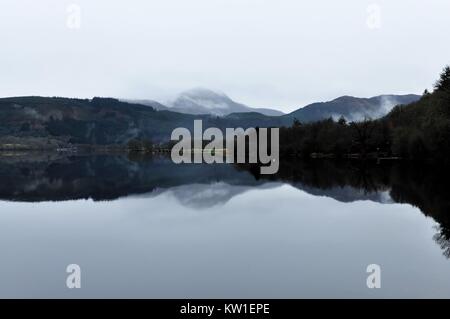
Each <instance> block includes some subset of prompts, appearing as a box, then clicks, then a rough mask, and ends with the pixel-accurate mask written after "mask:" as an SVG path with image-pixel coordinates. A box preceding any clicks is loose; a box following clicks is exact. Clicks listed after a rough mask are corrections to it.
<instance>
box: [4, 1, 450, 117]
mask: <svg viewBox="0 0 450 319" xmlns="http://www.w3.org/2000/svg"><path fill="white" fill-rule="evenodd" d="M71 4H76V5H77V6H70V5H71ZM78 8H79V9H81V11H80V15H79V17H80V19H78V14H77V9H78ZM449 12H450V1H448V0H428V1H423V0H379V1H365V0H343V1H333V0H314V1H313V0H309V1H303V0H189V1H188V0H159V1H155V0H142V1H140V0H126V1H125V0H123V1H114V0H72V1H64V0H1V5H0V43H1V45H0V52H1V53H0V96H17V95H45V96H55V95H58V96H69V97H93V96H114V97H123V98H149V99H160V100H161V99H162V100H164V99H166V98H169V97H170V96H173V95H175V94H176V93H178V92H180V91H183V90H187V89H190V88H193V87H206V88H211V89H215V90H220V91H222V92H224V93H227V94H228V95H229V96H230V97H232V98H233V99H235V100H237V101H239V102H243V103H246V104H249V105H251V106H259V107H274V108H278V109H280V110H283V111H289V110H293V109H296V108H298V107H300V106H304V105H305V104H307V103H309V102H312V101H325V100H329V99H332V98H335V97H337V96H340V95H355V96H361V97H366V96H367V97H368V96H374V95H378V94H383V93H396V94H403V93H421V92H422V91H423V90H424V89H425V88H431V87H432V84H433V82H434V81H435V80H436V78H437V76H438V74H439V72H440V71H441V69H442V67H443V66H444V65H445V64H448V63H450V42H449V41H448V36H449V33H450V18H449ZM78 21H79V22H80V23H79V24H78ZM78 26H79V28H78Z"/></svg>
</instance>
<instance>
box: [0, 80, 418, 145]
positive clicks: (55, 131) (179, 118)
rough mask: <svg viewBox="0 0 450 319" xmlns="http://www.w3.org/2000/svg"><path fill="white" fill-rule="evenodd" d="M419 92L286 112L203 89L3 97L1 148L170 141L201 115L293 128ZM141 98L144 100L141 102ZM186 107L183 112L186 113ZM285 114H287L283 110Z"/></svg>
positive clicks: (355, 114)
mask: <svg viewBox="0 0 450 319" xmlns="http://www.w3.org/2000/svg"><path fill="white" fill-rule="evenodd" d="M417 99H419V96H416V95H404V96H396V95H382V96H377V97H373V98H369V99H364V98H355V97H350V96H344V97H340V98H337V99H335V100H333V101H330V102H325V103H314V104H311V105H308V106H306V107H304V108H301V109H299V110H297V111H294V112H292V113H290V114H284V115H281V116H269V115H266V114H263V113H262V112H266V113H269V114H270V113H271V112H275V113H276V112H277V111H273V110H267V109H257V108H250V107H247V106H245V105H243V104H239V103H236V102H234V101H232V100H231V99H230V98H228V97H227V96H226V95H224V94H218V93H215V92H212V91H209V90H204V89H198V90H194V91H188V92H186V93H183V94H181V95H180V96H179V97H178V98H177V99H176V100H175V101H174V102H173V104H172V106H170V107H169V106H165V105H163V104H161V103H159V102H156V101H154V100H140V101H129V102H123V101H119V100H117V99H113V98H93V99H92V100H88V99H68V98H50V97H14V98H3V99H0V119H1V120H2V126H1V127H0V147H1V148H8V149H9V148H14V149H29V148H32V149H42V148H58V147H62V146H64V145H74V144H75V145H76V144H90V145H109V144H118V145H124V144H127V143H128V142H129V141H130V140H132V139H147V140H151V141H153V142H156V143H158V142H168V141H169V140H170V135H171V132H172V131H173V130H174V129H175V128H177V127H185V128H187V129H189V130H191V131H192V129H193V123H194V120H196V119H201V120H203V127H204V128H205V129H206V128H208V127H217V128H219V129H221V130H225V128H227V127H235V128H237V127H242V128H244V129H245V128H248V127H283V126H285V127H289V126H291V125H292V124H293V121H294V119H298V120H299V121H301V122H304V123H306V122H311V121H317V120H322V119H327V118H330V117H332V118H334V119H338V118H339V117H341V116H344V117H345V118H346V119H347V120H350V121H351V120H360V119H364V118H365V117H370V118H378V117H381V116H383V115H385V114H386V113H388V112H389V110H390V109H391V108H392V107H393V106H395V105H397V104H408V103H410V102H413V101H416V100H417ZM138 102H139V103H138ZM181 110H183V111H181ZM279 113H281V112H279Z"/></svg>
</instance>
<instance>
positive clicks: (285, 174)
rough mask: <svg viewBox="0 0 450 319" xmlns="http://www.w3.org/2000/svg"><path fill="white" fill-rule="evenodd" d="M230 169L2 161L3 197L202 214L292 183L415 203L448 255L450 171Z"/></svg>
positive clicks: (317, 165)
mask: <svg viewBox="0 0 450 319" xmlns="http://www.w3.org/2000/svg"><path fill="white" fill-rule="evenodd" d="M258 172H259V168H255V167H243V166H240V167H235V166H233V165H227V164H216V165H207V164H184V165H176V164H173V163H172V161H171V160H170V159H169V158H163V157H154V158H143V157H139V156H137V157H134V158H133V157H128V156H126V155H115V156H111V155H96V156H71V157H62V156H58V155H54V154H53V155H47V154H40V155H33V156H1V157H0V176H1V181H2V183H1V184H0V199H3V200H8V201H28V202H37V201H62V200H72V199H87V198H92V199H93V200H113V199H117V198H119V197H124V196H129V195H140V196H158V195H159V194H161V193H166V194H168V195H170V196H173V197H174V198H176V199H177V200H178V201H179V202H180V203H181V204H182V205H185V206H189V207H192V208H196V209H205V208H208V207H211V206H213V205H219V204H223V203H226V202H227V201H228V200H230V199H231V198H233V197H234V196H237V195H239V194H242V193H244V192H246V191H248V190H251V189H254V188H270V187H276V186H278V185H280V183H288V184H290V185H292V186H294V187H296V188H298V189H301V190H302V191H305V192H307V193H309V194H312V195H315V196H327V197H331V198H334V199H336V200H338V201H341V202H352V201H356V200H371V201H375V202H378V203H393V202H396V203H408V204H411V205H414V206H416V207H418V208H420V210H421V211H422V212H423V213H424V214H425V215H427V216H431V217H433V218H434V219H435V220H436V221H437V222H438V223H439V224H440V226H439V228H438V233H437V234H436V236H435V240H436V242H437V243H438V244H439V245H440V246H441V247H442V249H443V250H444V251H445V254H446V255H447V256H449V257H450V246H449V242H450V241H449V239H450V196H449V195H450V194H448V190H447V189H448V188H447V181H448V180H449V177H450V171H449V170H445V169H442V168H437V167H424V166H420V165H417V166H414V165H411V164H406V163H394V164H393V163H384V164H379V165H377V164H375V163H365V164H364V165H362V164H361V163H358V162H356V163H351V162H334V161H320V160H315V161H310V162H300V161H296V162H282V163H281V164H280V171H279V172H278V174H277V175H265V176H259V175H258Z"/></svg>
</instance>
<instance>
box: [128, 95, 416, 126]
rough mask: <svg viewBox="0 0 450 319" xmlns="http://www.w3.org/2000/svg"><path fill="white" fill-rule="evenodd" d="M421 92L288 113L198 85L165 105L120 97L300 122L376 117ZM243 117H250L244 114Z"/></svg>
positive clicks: (344, 100)
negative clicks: (255, 105)
mask: <svg viewBox="0 0 450 319" xmlns="http://www.w3.org/2000/svg"><path fill="white" fill-rule="evenodd" d="M419 98H420V95H414V94H407V95H393V94H390V95H379V96H374V97H371V98H358V97H353V96H341V97H338V98H336V99H334V100H332V101H328V102H317V103H312V104H309V105H306V106H305V107H302V108H299V109H297V110H295V111H293V112H291V113H289V114H284V113H283V112H281V111H278V110H275V109H267V108H254V107H249V106H247V105H244V104H241V103H238V102H235V101H233V100H232V99H231V98H229V97H228V96H227V95H226V94H224V93H218V92H214V91H211V90H208V89H203V88H198V89H193V90H189V91H185V92H183V93H181V94H179V95H178V96H177V97H176V98H175V99H174V100H172V101H171V102H168V103H167V105H164V104H162V103H160V102H156V101H154V100H123V101H125V102H129V103H135V104H143V105H147V106H151V107H152V108H154V109H155V110H158V111H161V110H165V111H172V112H178V113H184V114H193V115H204V114H208V115H213V116H220V117H224V116H229V115H230V114H233V116H234V117H236V116H239V115H236V114H234V113H252V114H254V115H255V117H258V115H256V113H259V114H262V115H265V116H270V117H275V116H280V117H281V118H280V119H279V120H278V121H276V122H280V121H281V122H283V123H291V122H292V121H293V120H294V118H296V119H298V120H299V121H301V122H312V121H319V120H323V119H327V118H330V117H331V118H333V119H335V120H338V119H339V118H340V117H344V118H345V119H346V120H347V121H361V120H364V119H365V118H371V119H377V118H380V117H383V116H385V115H386V114H388V113H389V112H390V111H391V110H392V109H393V108H394V106H396V105H406V104H410V103H412V102H415V101H417V100H418V99H419ZM245 117H247V118H248V117H249V115H246V116H245Z"/></svg>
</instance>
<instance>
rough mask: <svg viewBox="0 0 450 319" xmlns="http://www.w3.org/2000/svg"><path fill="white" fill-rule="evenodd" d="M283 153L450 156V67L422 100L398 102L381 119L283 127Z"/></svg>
mask: <svg viewBox="0 0 450 319" xmlns="http://www.w3.org/2000/svg"><path fill="white" fill-rule="evenodd" d="M280 154H281V155H282V156H283V157H286V156H297V157H311V156H312V157H335V158H342V157H358V158H380V157H401V158H404V159H413V160H428V159H429V160H436V161H442V162H450V67H448V66H447V67H445V68H444V70H443V72H442V73H441V76H440V78H439V80H438V81H437V82H436V84H435V86H434V91H433V92H432V93H429V92H428V91H427V90H425V92H424V94H423V96H422V98H421V99H420V100H419V101H417V102H414V103H412V104H408V105H398V106H396V107H395V108H394V109H393V110H392V111H391V112H390V113H389V114H387V115H386V116H384V117H383V118H381V119H378V120H370V119H366V120H364V121H361V122H351V123H348V122H347V121H346V120H345V119H344V118H340V119H339V120H337V121H336V120H333V119H331V118H330V119H328V120H322V121H318V122H314V123H305V124H304V123H300V122H299V121H297V120H295V121H294V123H293V125H292V126H291V127H288V128H281V129H280Z"/></svg>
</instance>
